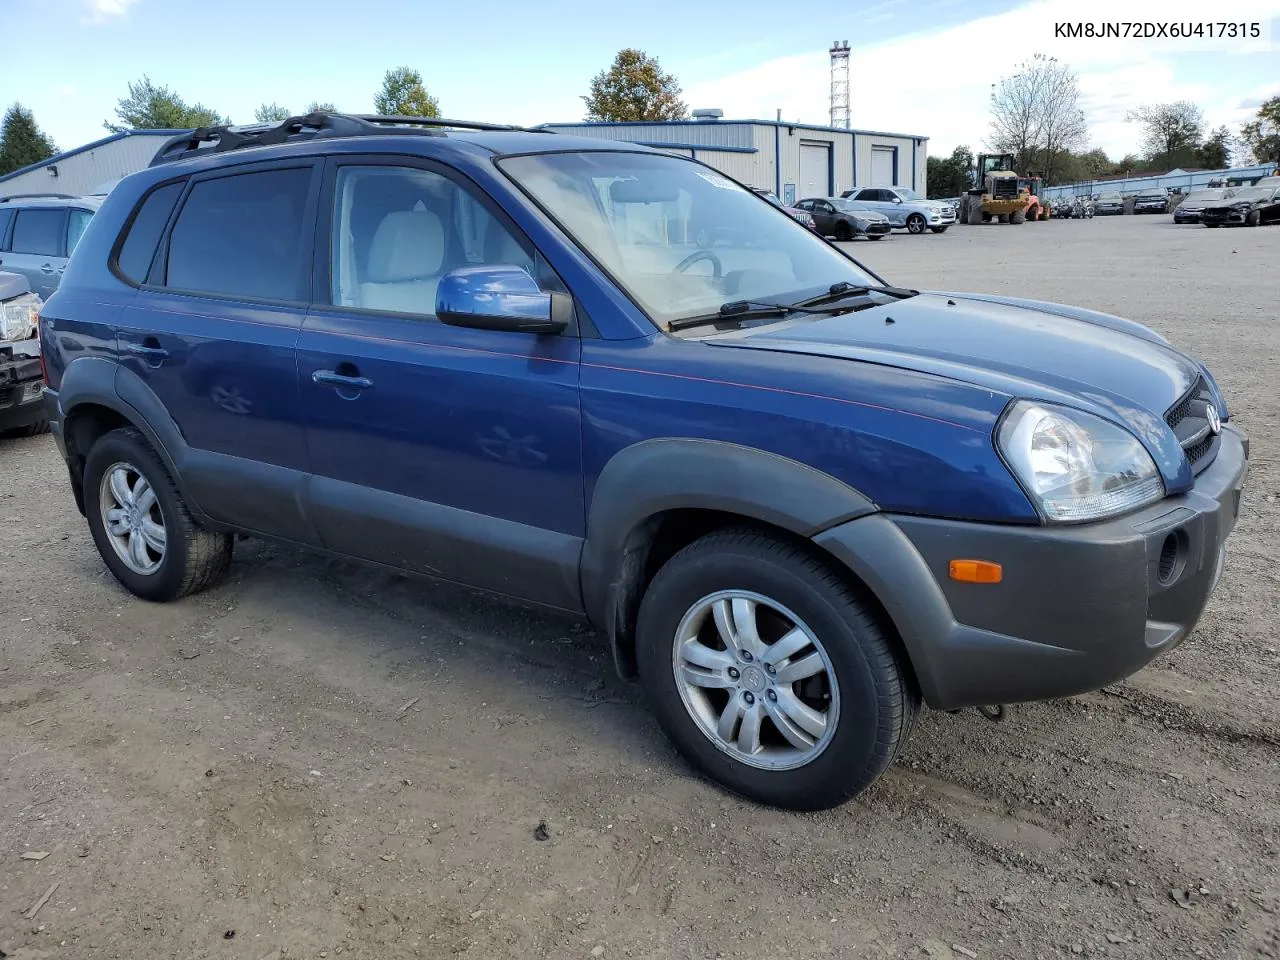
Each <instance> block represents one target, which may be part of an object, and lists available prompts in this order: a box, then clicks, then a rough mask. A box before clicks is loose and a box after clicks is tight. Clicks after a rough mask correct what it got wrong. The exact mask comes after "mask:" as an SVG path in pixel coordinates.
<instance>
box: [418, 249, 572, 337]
mask: <svg viewBox="0 0 1280 960" xmlns="http://www.w3.org/2000/svg"><path fill="white" fill-rule="evenodd" d="M570 311H571V304H570V301H569V298H568V297H566V296H565V295H564V294H556V293H546V292H545V291H543V290H540V289H539V288H538V285H537V283H535V282H534V279H533V277H531V276H529V273H528V271H526V270H525V269H524V268H523V267H518V266H516V265H515V264H497V265H493V266H488V265H486V266H474V267H459V268H458V269H457V270H453V271H451V272H449V273H447V274H445V276H444V277H442V278H441V279H440V285H439V287H437V288H436V316H437V317H439V318H440V322H441V323H446V324H448V325H449V326H451V327H472V328H474V329H477V330H505V331H508V332H511V333H547V334H552V333H562V332H563V331H564V329H565V328H566V327H568V326H569V313H570Z"/></svg>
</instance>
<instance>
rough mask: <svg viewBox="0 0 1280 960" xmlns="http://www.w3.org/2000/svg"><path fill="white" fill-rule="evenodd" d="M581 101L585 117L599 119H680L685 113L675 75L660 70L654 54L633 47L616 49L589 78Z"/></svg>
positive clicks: (615, 120)
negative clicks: (607, 62) (603, 67)
mask: <svg viewBox="0 0 1280 960" xmlns="http://www.w3.org/2000/svg"><path fill="white" fill-rule="evenodd" d="M582 101H583V103H585V104H586V105H587V120H589V121H592V122H599V123H607V122H614V123H617V122H620V121H626V120H682V119H684V117H685V114H686V109H685V105H684V101H682V100H681V99H680V85H679V84H678V83H677V82H676V78H675V77H673V76H672V75H671V74H669V73H663V72H662V67H661V65H660V64H659V63H658V60H657V58H656V57H650V56H649V55H648V54H646V53H645V52H644V51H643V50H636V49H635V48H633V47H628V48H627V49H625V50H619V51H618V55H617V56H616V57H614V58H613V65H612V66H610V67H609V69H608V70H602V71H601V72H600V73H597V74H596V75H595V76H594V77H592V78H591V92H590V93H589V94H588V95H587V96H585V97H583V98H582Z"/></svg>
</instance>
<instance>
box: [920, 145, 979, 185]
mask: <svg viewBox="0 0 1280 960" xmlns="http://www.w3.org/2000/svg"><path fill="white" fill-rule="evenodd" d="M974 164H975V161H974V159H973V151H972V150H970V149H969V148H968V147H964V146H961V147H956V148H955V149H954V150H952V151H951V156H949V157H929V159H928V160H926V161H925V167H926V169H927V176H926V181H927V186H926V189H927V191H928V194H929V196H931V197H958V196H960V195H961V194H962V193H964V192H965V191H966V190H968V189H969V188H970V187H971V186H972V185H973V173H974Z"/></svg>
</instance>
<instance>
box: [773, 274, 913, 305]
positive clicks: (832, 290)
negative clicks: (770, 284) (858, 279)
mask: <svg viewBox="0 0 1280 960" xmlns="http://www.w3.org/2000/svg"><path fill="white" fill-rule="evenodd" d="M868 293H883V294H884V295H885V296H887V297H893V298H894V299H895V300H907V299H909V298H911V297H915V296H919V295H920V291H919V290H908V289H906V288H905V287H887V286H876V285H873V284H859V283H849V282H848V281H847V280H841V281H840V282H839V283H833V284H832V285H831V286H830V287H829V288H828V289H827V292H826V293H822V294H819V295H818V296H816V297H810V298H809V299H808V300H801V301H799V302H798V303H797V304H796V307H816V306H820V305H822V304H826V303H837V302H839V301H840V300H847V299H849V298H850V297H865V296H866V295H867V294H868Z"/></svg>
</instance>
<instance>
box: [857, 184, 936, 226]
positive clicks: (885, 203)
mask: <svg viewBox="0 0 1280 960" xmlns="http://www.w3.org/2000/svg"><path fill="white" fill-rule="evenodd" d="M840 196H841V197H842V198H844V199H845V200H854V201H856V202H857V203H858V204H859V206H863V207H866V208H868V209H870V210H874V211H876V212H877V213H883V214H884V215H885V216H886V217H888V218H889V222H890V223H891V224H892V225H893V226H894V227H903V228H905V229H906V230H907V232H908V233H924V232H925V230H932V231H933V232H934V233H946V230H947V227H949V226H951V225H952V224H953V223H955V222H956V212H955V210H954V209H953V208H952V207H951V205H950V204H947V203H940V202H938V201H937V200H926V199H925V198H924V197H922V196H920V194H918V193H916V192H915V191H914V190H910V189H908V188H907V187H863V188H861V189H858V190H846V191H844V193H842V194H840Z"/></svg>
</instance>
